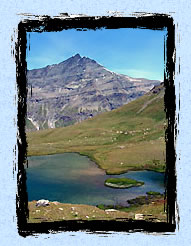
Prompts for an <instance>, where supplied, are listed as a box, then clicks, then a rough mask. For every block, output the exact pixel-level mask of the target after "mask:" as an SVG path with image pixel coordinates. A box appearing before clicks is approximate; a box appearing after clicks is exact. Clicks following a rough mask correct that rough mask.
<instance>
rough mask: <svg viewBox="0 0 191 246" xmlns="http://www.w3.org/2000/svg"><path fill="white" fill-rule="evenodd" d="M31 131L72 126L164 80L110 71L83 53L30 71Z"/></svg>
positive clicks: (142, 92)
mask: <svg viewBox="0 0 191 246" xmlns="http://www.w3.org/2000/svg"><path fill="white" fill-rule="evenodd" d="M27 79H28V98H27V100H28V102H27V108H28V110H27V124H26V126H27V130H39V129H46V128H56V127H62V126H68V125H72V124H74V123H76V122H81V121H83V120H85V119H87V118H91V117H93V116H95V115H97V114H99V113H102V112H106V111H110V110H113V109H116V108H118V107H120V106H122V105H124V104H127V103H128V102H130V101H132V100H134V99H136V98H138V97H140V96H142V95H143V94H145V93H146V92H148V91H149V90H150V89H151V88H153V86H155V85H158V84H159V83H160V82H159V81H157V80H147V79H134V78H131V77H129V76H126V75H122V74H117V73H114V72H112V71H109V70H107V69H106V68H105V67H103V66H102V65H100V64H98V63H97V62H96V61H94V60H92V59H90V58H87V57H81V56H80V55H79V54H77V55H75V56H73V57H71V58H69V59H67V60H65V61H63V62H61V63H59V64H55V65H51V66H47V67H44V68H40V69H33V70H29V71H28V72H27Z"/></svg>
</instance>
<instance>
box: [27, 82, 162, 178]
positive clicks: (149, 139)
mask: <svg viewBox="0 0 191 246" xmlns="http://www.w3.org/2000/svg"><path fill="white" fill-rule="evenodd" d="M165 124H166V123H165V111H164V87H163V83H162V84H160V85H159V86H155V87H154V88H153V89H152V90H151V91H149V92H148V93H147V94H145V95H144V96H141V97H140V98H138V99H136V100H134V101H132V102H130V103H128V104H126V105H123V106H121V107H120V108H118V109H115V110H112V111H110V112H105V113H102V114H100V115H97V116H95V117H93V118H91V119H87V120H85V121H83V122H81V123H79V124H77V125H72V126H68V127H64V128H57V129H47V130H42V131H36V132H31V133H28V134H27V140H28V143H29V148H28V155H46V154H55V153H63V152H79V153H81V154H84V155H88V156H89V157H90V158H91V159H93V160H95V161H96V163H97V164H98V165H99V166H100V167H101V168H103V169H105V170H106V172H107V173H111V174H117V173H122V172H126V171H128V170H139V169H149V170H155V171H164V167H165V130H164V127H165Z"/></svg>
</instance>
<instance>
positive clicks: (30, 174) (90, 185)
mask: <svg viewBox="0 0 191 246" xmlns="http://www.w3.org/2000/svg"><path fill="white" fill-rule="evenodd" d="M26 172H27V191H28V198H29V201H32V200H39V199H48V200H50V201H59V202H63V203H73V204H89V205H97V204H106V205H116V204H118V205H119V204H120V205H127V202H126V201H127V200H128V199H132V198H135V197H137V196H140V195H145V194H146V192H147V191H157V192H161V193H164V174H162V173H157V172H152V171H131V172H128V173H125V174H121V175H106V174H105V172H104V171H103V170H101V169H100V168H98V167H97V165H96V164H95V163H94V162H93V161H91V160H90V159H89V158H88V157H86V156H82V155H79V154H77V153H64V154H56V155H47V156H32V157H28V168H27V169H26ZM109 177H127V178H132V179H136V180H138V181H143V182H144V183H145V184H144V185H143V186H140V187H132V188H129V189H113V188H109V187H106V186H104V181H105V179H107V178H109Z"/></svg>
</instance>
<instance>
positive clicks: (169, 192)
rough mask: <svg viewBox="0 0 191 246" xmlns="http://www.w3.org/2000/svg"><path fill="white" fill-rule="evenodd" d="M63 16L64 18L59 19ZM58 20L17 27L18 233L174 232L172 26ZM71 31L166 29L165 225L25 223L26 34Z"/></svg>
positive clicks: (168, 22) (162, 21) (152, 20)
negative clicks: (72, 29) (73, 29)
mask: <svg viewBox="0 0 191 246" xmlns="http://www.w3.org/2000/svg"><path fill="white" fill-rule="evenodd" d="M63 16H64V18H63ZM63 16H60V17H55V18H51V17H49V16H35V18H36V19H31V20H30V19H26V20H23V21H21V22H20V23H19V24H18V40H17V43H16V45H15V49H16V79H17V88H18V121H17V124H18V136H17V137H18V140H17V145H18V174H17V184H18V192H17V195H16V213H17V219H18V220H17V226H18V233H19V234H20V235H21V236H24V237H26V236H27V235H33V234H34V233H51V232H52V231H54V232H56V231H79V230H81V231H86V232H89V233H90V232H92V233H98V231H99V232H102V233H107V232H109V231H114V232H128V233H130V232H135V231H144V232H161V233H165V232H174V231H175V229H176V223H177V222H178V221H176V219H175V205H176V204H177V203H176V169H175V162H176V151H175V137H176V134H177V132H176V122H175V110H176V104H175V87H174V74H175V62H174V59H173V55H175V25H174V22H173V18H172V17H171V16H169V15H165V14H153V15H151V14H149V15H145V14H144V15H142V16H139V17H107V16H105V17H99V16H98V17H84V16H82V17H76V18H71V17H69V16H68V15H67V14H64V15H63ZM71 28H75V29H77V30H79V31H83V30H87V29H93V30H96V29H100V28H107V29H116V28H142V29H153V30H163V29H164V28H166V29H167V33H168V34H167V39H166V42H165V50H166V52H165V71H164V85H165V96H164V102H165V111H166V118H167V122H168V124H167V125H168V126H167V129H166V133H165V137H166V163H167V166H166V173H165V176H166V177H168V180H167V178H166V181H165V186H166V192H165V196H166V209H167V222H166V223H161V222H158V223H156V222H146V221H131V220H127V221H63V222H44V223H27V218H28V215H29V211H28V194H27V190H26V172H25V169H24V163H26V157H27V142H26V133H25V119H26V99H27V80H26V72H27V63H26V49H27V38H26V33H27V32H34V31H35V32H43V31H49V32H50V31H61V30H64V29H65V30H66V29H71Z"/></svg>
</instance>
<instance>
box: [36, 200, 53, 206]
mask: <svg viewBox="0 0 191 246" xmlns="http://www.w3.org/2000/svg"><path fill="white" fill-rule="evenodd" d="M49 205H50V203H49V200H44V199H42V200H38V201H37V202H36V207H47V206H49Z"/></svg>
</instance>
